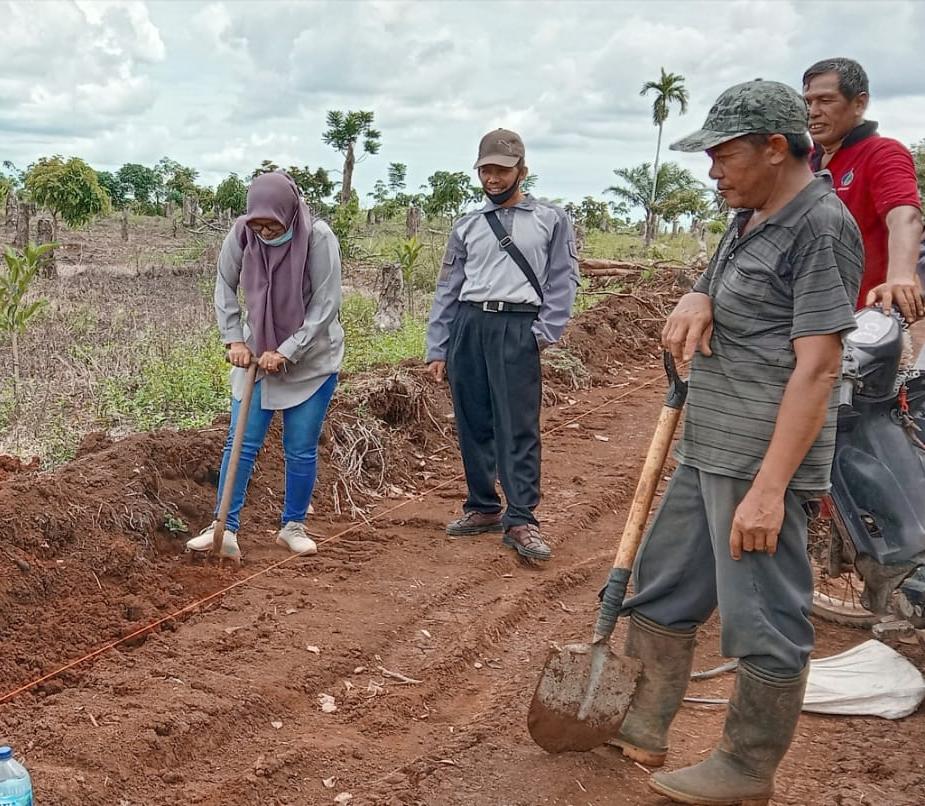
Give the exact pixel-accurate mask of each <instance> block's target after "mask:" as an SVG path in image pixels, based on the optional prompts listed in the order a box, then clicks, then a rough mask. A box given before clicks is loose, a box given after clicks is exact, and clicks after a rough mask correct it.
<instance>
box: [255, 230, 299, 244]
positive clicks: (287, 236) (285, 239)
mask: <svg viewBox="0 0 925 806" xmlns="http://www.w3.org/2000/svg"><path fill="white" fill-rule="evenodd" d="M257 237H258V238H260V240H261V241H263V242H264V243H265V244H266V245H267V246H282V245H283V244H284V243H289V241H291V240H292V227H289V229H287V230H286V231H285V232H284V233H283V234H282V235H280V236H279V237H278V238H274V239H273V240H272V241H268V240H267V239H266V238H261V237H260V236H259V235H258V236H257Z"/></svg>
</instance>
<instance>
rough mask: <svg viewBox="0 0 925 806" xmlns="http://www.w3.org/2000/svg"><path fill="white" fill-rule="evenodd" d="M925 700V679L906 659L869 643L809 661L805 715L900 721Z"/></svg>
mask: <svg viewBox="0 0 925 806" xmlns="http://www.w3.org/2000/svg"><path fill="white" fill-rule="evenodd" d="M923 699H925V678H923V677H922V673H921V672H920V671H919V670H918V669H916V668H915V666H913V665H912V664H911V663H910V662H909V661H908V660H906V659H905V658H904V657H903V656H902V655H900V654H899V653H898V652H896V651H895V650H894V649H891V648H890V647H888V646H887V645H886V644H884V643H882V642H880V641H875V640H870V641H865V642H864V643H863V644H861V645H859V646H856V647H854V648H853V649H849V650H847V651H846V652H842V653H841V654H840V655H833V656H832V657H830V658H819V660H813V661H811V662H810V667H809V682H808V683H807V686H806V696H805V697H804V699H803V710H804V711H812V712H815V713H818V714H846V715H850V716H879V717H883V718H884V719H900V718H902V717H904V716H909V714H912V713H914V712H915V710H916V709H917V708H918V707H919V704H920V703H921V702H922V700H923Z"/></svg>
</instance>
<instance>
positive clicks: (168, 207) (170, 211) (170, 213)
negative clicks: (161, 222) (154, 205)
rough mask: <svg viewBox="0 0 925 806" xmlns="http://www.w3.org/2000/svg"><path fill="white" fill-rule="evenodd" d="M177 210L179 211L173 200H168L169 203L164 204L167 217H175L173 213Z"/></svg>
mask: <svg viewBox="0 0 925 806" xmlns="http://www.w3.org/2000/svg"><path fill="white" fill-rule="evenodd" d="M175 212H177V205H175V204H174V203H173V201H172V200H171V201H169V202H167V204H165V205H164V217H165V218H173V214H174V213H175Z"/></svg>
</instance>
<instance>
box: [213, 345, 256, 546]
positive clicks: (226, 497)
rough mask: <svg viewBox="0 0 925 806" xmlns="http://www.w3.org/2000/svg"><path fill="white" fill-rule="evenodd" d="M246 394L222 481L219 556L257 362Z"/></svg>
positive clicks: (216, 542)
mask: <svg viewBox="0 0 925 806" xmlns="http://www.w3.org/2000/svg"><path fill="white" fill-rule="evenodd" d="M244 378H245V379H244V392H243V393H242V394H241V406H240V408H239V409H238V420H237V422H236V423H235V428H234V439H233V440H232V443H231V456H230V457H229V459H228V467H227V468H226V470H225V478H224V479H223V480H222V500H221V503H220V504H219V507H218V518H216V520H215V531H214V532H213V533H212V553H213V554H216V555H217V554H219V553H220V552H221V550H222V538H223V537H224V535H225V523H226V522H227V520H228V510H229V509H230V508H231V496H232V494H233V493H234V482H235V479H236V478H237V475H238V460H239V459H240V458H241V443H242V442H244V431H245V430H246V429H247V416H248V414H249V413H250V409H251V398H252V397H253V396H254V382H255V381H256V379H257V362H256V361H252V362H251V363H250V366H248V368H247V374H246V375H245V376H244Z"/></svg>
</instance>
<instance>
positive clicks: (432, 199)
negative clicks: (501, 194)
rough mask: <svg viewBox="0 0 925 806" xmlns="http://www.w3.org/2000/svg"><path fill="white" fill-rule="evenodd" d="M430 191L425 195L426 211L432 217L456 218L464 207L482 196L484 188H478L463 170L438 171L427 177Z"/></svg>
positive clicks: (424, 204) (426, 186) (424, 205)
mask: <svg viewBox="0 0 925 806" xmlns="http://www.w3.org/2000/svg"><path fill="white" fill-rule="evenodd" d="M424 187H425V189H426V188H428V187H429V188H430V193H429V194H428V195H427V196H425V197H424V200H423V207H424V212H425V213H427V215H428V216H430V217H432V218H439V217H441V216H451V217H452V218H456V217H457V216H459V214H460V213H461V212H462V209H463V207H465V206H466V205H467V204H469V203H470V202H473V201H477V200H478V199H480V198H481V197H482V189H481V188H477V187H476V186H475V185H473V184H472V182H471V180H470V179H469V174H467V173H465V172H463V171H455V172H450V171H437V172H436V173H434V174H432V175H431V176H429V177H427V185H425V186H424Z"/></svg>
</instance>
